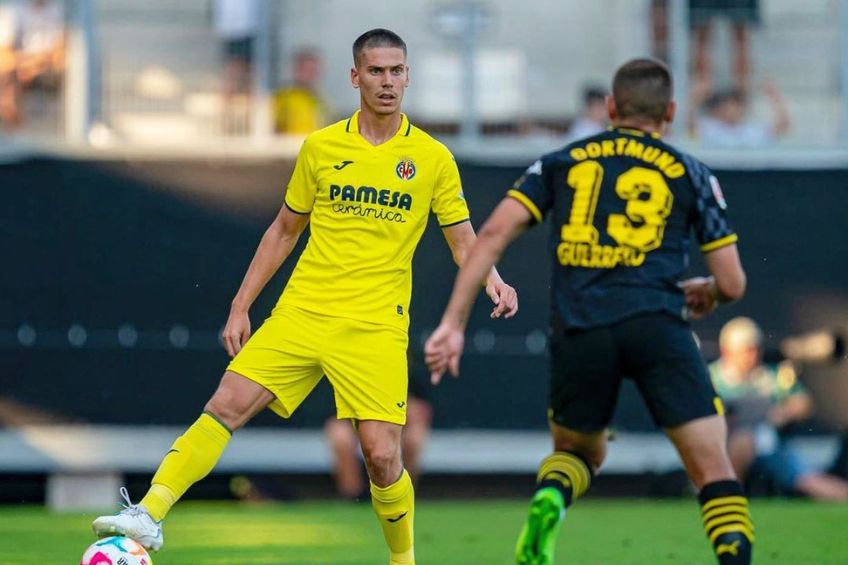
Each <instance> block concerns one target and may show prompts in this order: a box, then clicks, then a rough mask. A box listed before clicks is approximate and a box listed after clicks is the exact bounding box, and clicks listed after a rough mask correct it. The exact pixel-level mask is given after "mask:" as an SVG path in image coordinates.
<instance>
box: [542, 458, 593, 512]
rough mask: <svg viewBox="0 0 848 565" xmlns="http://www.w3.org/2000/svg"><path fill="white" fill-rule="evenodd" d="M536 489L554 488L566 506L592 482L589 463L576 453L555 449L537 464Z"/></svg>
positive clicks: (587, 488)
mask: <svg viewBox="0 0 848 565" xmlns="http://www.w3.org/2000/svg"><path fill="white" fill-rule="evenodd" d="M536 483H537V486H536V491H537V492H538V491H540V490H542V489H543V488H555V489H557V490H558V491H559V492H560V493H562V499H563V502H564V506H565V507H566V508H567V507H568V506H569V505H570V504H571V502H572V501H573V500H576V499H577V498H578V497H580V496H581V495H582V494H583V493H584V492H586V491H587V490H589V485H591V484H592V470H591V467H589V464H588V463H587V462H586V461H585V460H584V459H583V458H582V457H581V456H579V455H577V454H576V453H571V452H569V451H555V452H553V453H551V454H550V455H548V456H547V457H546V458H545V460H544V461H542V464H541V465H540V466H539V473H538V474H537V475H536Z"/></svg>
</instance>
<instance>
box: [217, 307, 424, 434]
mask: <svg viewBox="0 0 848 565" xmlns="http://www.w3.org/2000/svg"><path fill="white" fill-rule="evenodd" d="M408 343H409V337H408V335H407V333H406V332H405V331H404V330H403V329H401V328H396V327H392V326H387V325H382V324H372V323H369V322H362V321H359V320H351V319H349V318H337V317H332V316H325V315H323V314H316V313H314V312H309V311H307V310H303V309H301V308H297V307H294V306H277V307H276V308H275V309H274V311H273V312H271V316H270V317H269V318H268V319H267V320H265V323H264V324H262V326H261V327H260V328H259V329H258V330H257V331H256V333H255V334H253V335H252V336H251V338H250V339H249V340H248V341H247V343H246V344H245V346H244V347H243V348H242V350H241V351H240V352H239V353H238V355H236V356H235V358H234V359H233V360H232V362H230V364H229V366H228V367H227V370H228V371H233V372H235V373H238V374H239V375H242V376H244V377H247V378H248V379H250V380H252V381H254V382H256V383H259V384H260V385H262V386H263V387H265V388H267V389H268V390H270V391H271V392H272V393H274V395H275V396H276V397H277V398H276V400H274V401H273V402H272V403H271V405H270V406H269V408H271V410H273V411H274V412H276V413H277V414H279V415H280V416H282V417H283V418H288V417H289V416H291V415H292V413H293V412H294V411H295V410H296V409H297V407H298V406H300V403H301V402H303V400H304V399H305V398H306V397H307V396H308V395H309V393H310V392H312V389H314V388H315V385H317V384H318V381H320V380H321V378H322V377H323V376H324V375H327V378H328V379H329V380H330V384H331V385H332V386H333V391H334V392H335V398H336V415H337V416H338V417H339V418H351V419H355V420H380V421H384V422H392V423H395V424H401V425H403V424H405V423H406V393H407V379H408V375H407V370H408V366H407V358H406V349H407V345H408Z"/></svg>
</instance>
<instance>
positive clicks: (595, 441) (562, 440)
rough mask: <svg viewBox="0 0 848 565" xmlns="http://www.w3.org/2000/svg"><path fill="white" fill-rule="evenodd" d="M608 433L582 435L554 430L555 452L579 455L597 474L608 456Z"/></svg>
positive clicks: (561, 429) (563, 430)
mask: <svg viewBox="0 0 848 565" xmlns="http://www.w3.org/2000/svg"><path fill="white" fill-rule="evenodd" d="M606 433H607V432H606V431H604V432H599V433H593V434H581V433H577V432H572V431H570V430H565V429H564V428H559V429H554V430H553V440H554V450H556V451H567V452H569V453H574V454H576V455H579V456H580V457H581V458H582V459H583V460H584V461H586V463H588V464H589V465H590V466H591V468H592V473H595V474H596V473H597V472H598V470H599V469H600V468H601V465H602V464H603V463H604V459H606V456H607V440H606Z"/></svg>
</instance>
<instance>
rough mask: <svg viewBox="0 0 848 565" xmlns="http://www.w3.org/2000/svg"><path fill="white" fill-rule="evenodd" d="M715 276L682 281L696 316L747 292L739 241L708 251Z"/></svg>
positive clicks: (688, 304)
mask: <svg viewBox="0 0 848 565" xmlns="http://www.w3.org/2000/svg"><path fill="white" fill-rule="evenodd" d="M704 260H705V261H706V262H707V268H708V269H709V271H710V273H712V276H709V277H695V278H692V279H688V280H685V281H683V282H682V283H680V286H681V288H682V289H683V293H684V295H685V296H686V305H687V307H688V308H689V313H690V315H691V317H692V318H694V319H698V318H703V317H704V316H706V315H707V314H709V313H710V312H712V311H713V310H715V308H716V306H718V305H719V304H725V303H728V302H733V301H735V300H739V299H740V298H742V296H743V295H744V294H745V286H746V278H745V271H744V270H743V269H742V263H741V261H740V260H739V250H738V248H737V247H736V244H730V245H726V246H724V247H721V248H719V249H716V250H715V251H711V252H709V253H707V254H706V255H704Z"/></svg>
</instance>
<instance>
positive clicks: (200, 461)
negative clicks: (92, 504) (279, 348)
mask: <svg viewBox="0 0 848 565" xmlns="http://www.w3.org/2000/svg"><path fill="white" fill-rule="evenodd" d="M272 398H273V395H272V394H271V393H270V392H268V391H267V390H266V389H265V388H263V387H262V386H260V385H258V384H256V383H254V382H253V381H250V380H248V379H246V378H245V377H242V376H241V375H237V374H235V373H232V372H227V373H225V374H224V378H222V379H221V384H220V385H219V387H218V390H217V391H216V392H215V394H214V395H213V396H212V399H211V400H210V401H209V403H208V404H207V405H206V411H205V412H204V413H203V414H201V415H200V418H198V419H197V421H196V422H194V424H192V425H191V426H190V427H189V428H188V430H186V432H185V433H184V434H183V435H181V436H180V437H178V438H177V440H176V441H175V442H174V444H173V446H171V449H170V451H168V453H167V454H166V455H165V458H164V459H163V460H162V463H161V464H160V465H159V469H158V470H157V471H156V474H155V475H154V476H153V480H152V481H151V486H150V490H148V491H147V494H146V495H145V496H144V498H143V499H142V500H141V502H140V503H139V504H131V503H130V500H129V496H128V495H127V493H126V489H121V494H122V496H123V497H124V499H125V500H126V502H127V504H126V505H125V507H124V509H123V510H121V511H120V512H119V513H118V514H115V515H113V516H100V517H99V518H97V519H96V520H94V522H93V523H92V525H91V527H92V529H93V530H94V533H95V534H97V535H98V536H100V537H104V536H111V535H123V536H127V537H129V538H132V539H134V540H136V541H137V542H139V543H140V544H141V545H143V546H144V547H145V548H147V549H151V550H153V551H158V550H159V549H160V548H161V547H162V543H163V535H162V526H161V522H162V520H163V519H164V518H165V515H166V514H167V513H168V511H169V510H170V509H171V507H172V506H173V505H174V503H176V502H177V500H179V499H180V497H181V496H182V495H183V494H185V492H186V491H187V490H188V488H189V487H190V486H191V485H193V484H194V483H196V482H197V481H199V480H200V479H202V478H204V477H205V476H206V475H208V474H209V472H210V471H211V470H212V469H213V468H214V467H215V465H216V464H217V463H218V459H220V458H221V454H222V453H223V452H224V449H225V448H226V447H227V443H228V442H229V441H230V436H231V435H232V430H234V429H236V428H238V427H241V426H243V425H244V424H245V423H246V422H247V421H248V420H249V419H250V418H251V417H253V415H255V414H256V413H257V412H258V411H259V410H261V409H262V408H263V407H264V406H267V405H268V403H269V402H270V400H271V399H272Z"/></svg>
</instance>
